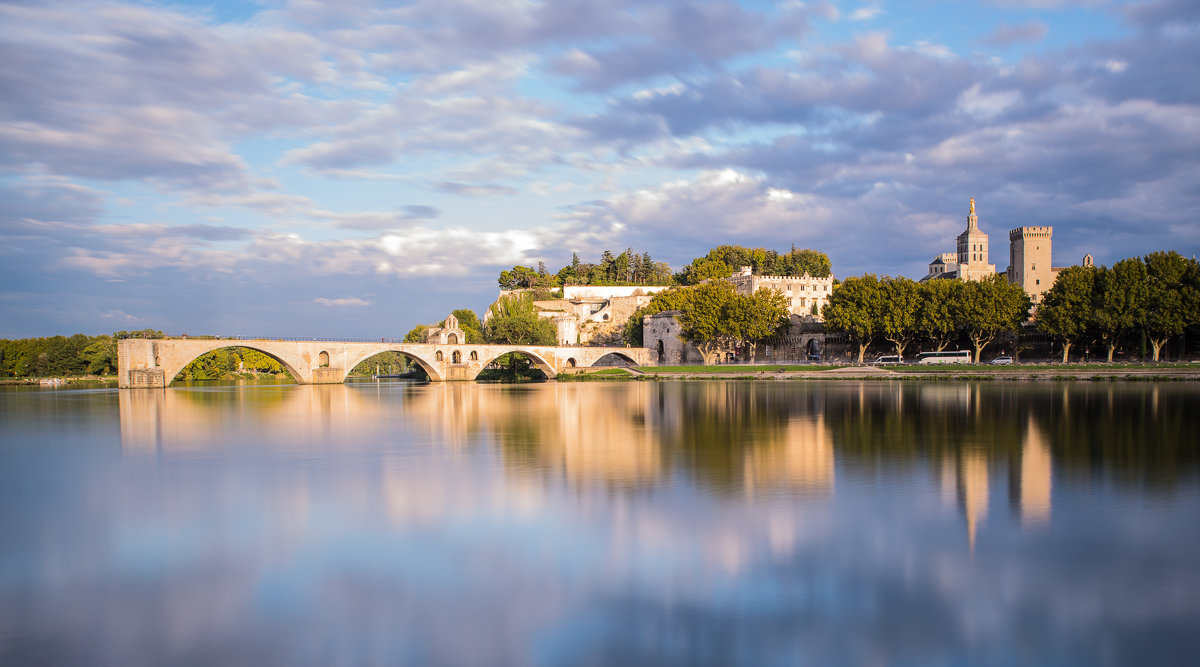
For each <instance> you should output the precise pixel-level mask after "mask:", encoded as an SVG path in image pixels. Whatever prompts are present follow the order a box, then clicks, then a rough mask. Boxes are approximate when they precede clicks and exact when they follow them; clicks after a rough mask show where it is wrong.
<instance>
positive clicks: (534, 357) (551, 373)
mask: <svg viewBox="0 0 1200 667" xmlns="http://www.w3.org/2000/svg"><path fill="white" fill-rule="evenodd" d="M506 354H520V355H524V356H526V357H528V358H529V359H530V360H531V361H533V365H534V367H536V368H537V369H538V370H540V371H541V372H543V373H545V374H546V377H547V378H553V377H557V376H558V371H557V370H555V368H554V364H552V363H550V362H548V361H546V360H545V358H543V357H542V356H541V355H540V354H538V353H536V352H531V351H529V350H522V349H521V348H519V347H518V348H512V349H509V350H504V351H502V352H500V353H498V354H495V355H493V356H492V357H491V358H490V359H487V360H486V361H484V362H483V363H482V364H480V371H481V372H482V370H483V369H484V368H486V367H487V365H488V364H490V363H492V362H493V361H495V360H497V359H499V358H500V357H503V356H504V355H506ZM475 377H476V378H478V377H479V374H478V373H476V375H475ZM472 379H475V378H472Z"/></svg>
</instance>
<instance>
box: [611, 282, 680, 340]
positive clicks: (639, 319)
mask: <svg viewBox="0 0 1200 667" xmlns="http://www.w3.org/2000/svg"><path fill="white" fill-rule="evenodd" d="M694 294H695V289H693V288H690V287H681V288H674V289H668V290H663V291H661V292H658V293H656V294H655V295H654V296H653V297H651V298H650V303H648V304H646V305H644V306H642V307H641V308H638V309H637V310H635V311H634V312H633V314H632V315H630V316H629V319H628V320H626V322H625V331H624V332H623V334H622V337H623V338H624V339H625V343H626V344H627V345H630V346H632V347H642V345H644V344H645V341H644V335H645V330H644V327H643V325H644V322H645V318H646V317H648V316H650V315H657V314H659V313H662V312H666V311H668V310H683V308H684V306H686V305H687V304H688V303H690V302H691V299H692V296H693V295H694Z"/></svg>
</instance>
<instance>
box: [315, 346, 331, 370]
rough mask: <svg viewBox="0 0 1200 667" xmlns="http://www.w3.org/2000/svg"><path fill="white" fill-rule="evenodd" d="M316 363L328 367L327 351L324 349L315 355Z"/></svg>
mask: <svg viewBox="0 0 1200 667" xmlns="http://www.w3.org/2000/svg"><path fill="white" fill-rule="evenodd" d="M317 365H318V366H320V367H321V368H329V353H328V352H325V351H324V350H322V351H321V354H319V355H318V356H317Z"/></svg>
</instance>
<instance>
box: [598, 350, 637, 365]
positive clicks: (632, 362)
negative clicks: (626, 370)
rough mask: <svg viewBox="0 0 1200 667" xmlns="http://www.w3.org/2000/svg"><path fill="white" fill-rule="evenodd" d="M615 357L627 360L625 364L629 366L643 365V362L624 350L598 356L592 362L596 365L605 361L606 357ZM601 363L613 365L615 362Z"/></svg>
mask: <svg viewBox="0 0 1200 667" xmlns="http://www.w3.org/2000/svg"><path fill="white" fill-rule="evenodd" d="M613 358H616V359H621V360H622V361H624V362H625V364H626V365H627V366H641V364H639V363H638V360H637V359H634V358H633V357H631V356H629V355H628V354H625V353H624V352H609V353H607V354H605V355H603V356H600V357H598V358H597V359H596V360H595V361H593V362H592V363H591V365H592V366H593V367H594V366H596V365H598V364H600V362H601V361H604V360H605V359H613ZM600 365H601V366H613V365H614V364H600Z"/></svg>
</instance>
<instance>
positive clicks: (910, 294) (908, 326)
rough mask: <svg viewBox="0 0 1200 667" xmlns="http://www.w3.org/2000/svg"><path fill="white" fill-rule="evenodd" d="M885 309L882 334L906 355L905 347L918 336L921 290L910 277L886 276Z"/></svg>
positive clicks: (900, 354) (899, 351)
mask: <svg viewBox="0 0 1200 667" xmlns="http://www.w3.org/2000/svg"><path fill="white" fill-rule="evenodd" d="M883 299H884V310H883V319H882V322H881V325H882V326H881V327H880V334H881V335H882V336H883V337H884V339H886V340H888V341H889V342H891V343H892V345H895V346H896V354H897V355H898V356H901V357H903V356H904V348H906V347H908V345H909V343H911V342H912V340H913V339H914V338H916V336H917V333H918V331H919V329H918V327H917V313H918V311H919V309H920V301H921V299H920V291H919V290H918V288H917V284H916V283H915V282H913V281H911V280H909V279H908V278H903V277H901V278H884V280H883Z"/></svg>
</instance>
